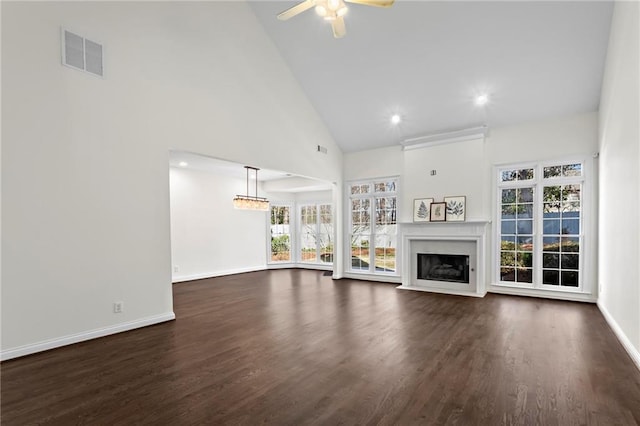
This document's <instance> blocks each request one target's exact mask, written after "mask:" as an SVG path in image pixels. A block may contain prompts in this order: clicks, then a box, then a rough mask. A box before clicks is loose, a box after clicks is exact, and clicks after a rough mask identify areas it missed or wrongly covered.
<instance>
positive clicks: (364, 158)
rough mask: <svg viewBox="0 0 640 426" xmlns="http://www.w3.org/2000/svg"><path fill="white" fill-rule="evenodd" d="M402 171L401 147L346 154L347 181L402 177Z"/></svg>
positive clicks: (345, 172)
mask: <svg viewBox="0 0 640 426" xmlns="http://www.w3.org/2000/svg"><path fill="white" fill-rule="evenodd" d="M402 171H403V153H402V147H401V146H400V145H398V146H388V147H384V148H376V149H369V150H366V151H359V152H348V153H345V154H344V180H345V181H350V180H358V179H372V178H379V177H390V176H400V175H402Z"/></svg>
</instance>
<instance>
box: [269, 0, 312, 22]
mask: <svg viewBox="0 0 640 426" xmlns="http://www.w3.org/2000/svg"><path fill="white" fill-rule="evenodd" d="M315 4H316V2H315V0H305V1H303V2H302V3H298V4H296V5H295V6H293V7H292V8H289V9H287V10H285V11H284V12H282V13H281V14H280V15H278V19H279V20H281V21H286V20H287V19H289V18H293V17H294V16H296V15H297V14H299V13H302V12H304V11H305V10H307V9H311V8H312V7H313V6H315Z"/></svg>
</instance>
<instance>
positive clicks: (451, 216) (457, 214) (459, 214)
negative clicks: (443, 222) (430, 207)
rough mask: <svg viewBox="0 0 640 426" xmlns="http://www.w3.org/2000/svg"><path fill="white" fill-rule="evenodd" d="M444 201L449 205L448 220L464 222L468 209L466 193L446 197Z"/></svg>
mask: <svg viewBox="0 0 640 426" xmlns="http://www.w3.org/2000/svg"><path fill="white" fill-rule="evenodd" d="M444 202H445V204H446V205H447V208H446V210H447V213H446V219H447V222H464V219H465V213H466V210H467V197H465V196H464V195H462V196H458V197H444Z"/></svg>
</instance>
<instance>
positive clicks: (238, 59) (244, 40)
mask: <svg viewBox="0 0 640 426" xmlns="http://www.w3.org/2000/svg"><path fill="white" fill-rule="evenodd" d="M1 7H2V77H3V78H2V96H3V99H2V101H3V107H4V108H3V109H2V123H3V126H2V142H3V144H2V197H3V200H2V201H3V202H2V228H3V235H2V266H3V268H2V343H1V348H2V357H3V358H8V357H12V356H17V355H21V354H25V353H30V352H33V351H37V350H41V349H46V348H48V347H54V346H57V345H60V344H65V343H70V342H73V341H78V340H82V339H85V338H88V337H95V336H97V335H102V334H108V333H111V332H114V331H120V330H122V329H127V328H132V327H136V326H139V325H144V324H146V323H149V322H154V321H155V322H157V321H161V320H166V319H170V318H171V317H172V316H173V313H172V295H171V284H170V283H171V265H170V243H169V241H170V234H169V229H170V221H169V171H168V167H167V164H168V152H169V149H171V148H174V149H178V150H183V151H190V152H196V153H202V154H205V155H209V156H212V157H217V158H223V159H227V160H233V161H236V162H239V163H244V164H252V165H255V166H257V167H262V168H271V169H275V170H287V171H290V172H292V173H296V174H304V175H305V176H309V177H314V178H319V179H324V180H328V181H331V182H338V183H339V182H341V171H342V162H341V155H342V154H341V151H340V149H339V148H338V147H337V145H336V144H335V143H334V141H333V140H332V139H331V137H330V135H329V133H328V131H327V129H326V128H325V126H324V124H323V123H322V121H321V119H320V118H319V117H318V116H317V114H316V113H315V111H314V109H313V108H312V106H311V105H310V103H309V102H308V100H307V99H306V97H305V95H304V93H303V92H302V90H301V89H300V87H299V86H298V84H297V82H296V81H295V80H294V79H293V77H292V75H291V73H290V71H289V70H288V68H287V67H286V66H285V64H284V62H283V61H282V59H281V57H280V55H279V53H278V51H277V49H276V48H275V47H274V46H273V45H272V43H271V42H270V41H269V38H268V37H267V36H266V34H265V33H264V31H263V29H262V27H261V26H260V24H259V23H258V22H257V20H256V18H255V15H253V13H252V12H251V10H250V9H249V7H248V6H247V5H246V4H244V3H238V2H157V3H149V2H40V3H31V2H13V3H8V2H2V4H1ZM61 26H64V27H67V28H69V29H71V30H73V31H75V32H77V33H79V34H81V35H84V36H86V37H88V38H90V39H94V40H96V41H99V42H101V43H103V44H104V46H105V78H104V79H100V78H96V77H94V76H92V75H88V74H84V73H82V72H78V71H76V70H73V69H70V68H67V67H64V66H62V65H61V61H60V27H61ZM229 34H234V36H233V37H230V36H229ZM318 144H320V145H323V146H326V147H328V151H329V154H328V155H324V154H323V155H316V151H315V150H316V145H318ZM283 152H286V153H287V155H282V153H283ZM292 159H294V161H292ZM114 301H123V302H124V313H122V314H114V313H112V303H113V302H114Z"/></svg>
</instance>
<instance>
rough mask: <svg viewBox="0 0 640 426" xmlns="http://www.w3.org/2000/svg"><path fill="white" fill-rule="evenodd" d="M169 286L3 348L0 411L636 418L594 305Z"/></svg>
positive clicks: (281, 287)
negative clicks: (133, 305) (143, 316)
mask: <svg viewBox="0 0 640 426" xmlns="http://www.w3.org/2000/svg"><path fill="white" fill-rule="evenodd" d="M174 298H175V299H174V303H175V313H176V315H177V320H176V321H173V322H170V323H165V324H160V325H156V326H152V327H147V328H144V329H139V330H135V331H131V332H128V333H122V334H119V335H115V336H110V337H106V338H102V339H98V340H93V341H90V342H85V343H80V344H76V345H72V346H68V347H65V348H60V349H56V350H52V351H49V352H44V353H41V354H36V355H33V356H29V357H25V358H22V359H17V360H12V361H8V362H4V363H2V365H1V369H2V372H1V379H2V395H1V396H2V424H3V425H26V424H60V425H72V424H91V425H99V424H105V425H106V424H108V425H129V424H154V425H165V424H172V425H188V424H247V425H255V424H262V423H269V424H276V425H303V424H328V425H334V424H400V425H404V424H425V425H430V424H461V425H472V424H473V425H475V424H479V425H499V424H518V425H534V424H540V425H574V424H594V425H595V424H600V425H634V424H638V423H640V372H639V371H638V370H637V369H636V368H635V366H634V365H633V363H632V362H631V360H630V358H629V357H628V356H627V354H626V353H625V352H624V349H623V348H622V346H621V345H620V344H619V342H618V341H617V340H616V338H615V336H614V334H613V332H612V331H611V330H610V329H609V327H608V326H607V324H606V323H605V321H604V319H603V317H602V316H601V314H600V313H599V311H598V309H597V307H595V306H594V305H590V304H580V303H566V302H558V301H551V300H537V299H531V298H518V297H510V296H500V295H491V294H490V295H487V297H485V298H484V299H476V298H466V297H456V296H446V295H438V294H429V293H422V292H409V291H400V290H396V289H395V288H394V286H392V285H389V284H378V283H367V282H358V281H351V280H341V281H332V280H331V278H330V277H325V276H323V274H322V273H321V272H315V271H303V270H277V271H271V272H257V273H250V274H243V275H236V276H230V277H224V278H216V279H210V280H201V281H196V282H190V283H181V284H176V285H174Z"/></svg>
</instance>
